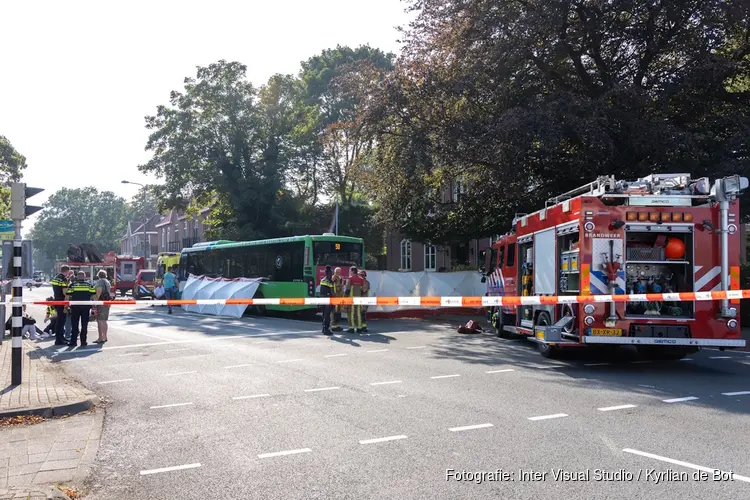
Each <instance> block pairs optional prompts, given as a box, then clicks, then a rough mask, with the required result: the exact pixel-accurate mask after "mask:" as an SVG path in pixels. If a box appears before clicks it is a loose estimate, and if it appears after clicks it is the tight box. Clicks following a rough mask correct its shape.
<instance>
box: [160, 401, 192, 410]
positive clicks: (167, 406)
mask: <svg viewBox="0 0 750 500" xmlns="http://www.w3.org/2000/svg"><path fill="white" fill-rule="evenodd" d="M192 404H193V403H172V404H171V405H159V406H152V407H151V409H152V410H158V409H159V408H173V407H175V406H190V405H192Z"/></svg>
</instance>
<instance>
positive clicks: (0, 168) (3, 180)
mask: <svg viewBox="0 0 750 500" xmlns="http://www.w3.org/2000/svg"><path fill="white" fill-rule="evenodd" d="M25 169H26V157H25V156H23V155H22V154H21V153H19V152H18V151H16V148H14V147H13V145H12V144H11V143H10V141H9V140H8V139H7V138H6V137H5V136H2V135H0V218H1V219H8V218H10V184H11V183H13V182H18V181H20V180H21V174H23V171H24V170H25Z"/></svg>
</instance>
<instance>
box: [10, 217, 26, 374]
mask: <svg viewBox="0 0 750 500" xmlns="http://www.w3.org/2000/svg"><path fill="white" fill-rule="evenodd" d="M13 222H14V224H15V229H16V235H15V238H14V239H13V316H12V319H11V332H12V335H13V336H12V339H11V347H12V348H13V352H12V357H11V370H12V371H11V385H21V374H22V373H23V338H22V335H21V332H22V330H23V283H22V282H21V274H22V272H23V271H22V266H23V240H22V239H21V221H20V220H14V221H13Z"/></svg>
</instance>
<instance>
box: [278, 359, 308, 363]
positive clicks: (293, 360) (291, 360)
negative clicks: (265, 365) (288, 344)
mask: <svg viewBox="0 0 750 500" xmlns="http://www.w3.org/2000/svg"><path fill="white" fill-rule="evenodd" d="M297 361H304V359H302V358H296V359H282V360H281V361H277V363H296V362H297Z"/></svg>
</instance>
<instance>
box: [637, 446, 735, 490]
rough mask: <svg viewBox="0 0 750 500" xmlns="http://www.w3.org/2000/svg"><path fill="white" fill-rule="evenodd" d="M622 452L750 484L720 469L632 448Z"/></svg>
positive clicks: (732, 473)
mask: <svg viewBox="0 0 750 500" xmlns="http://www.w3.org/2000/svg"><path fill="white" fill-rule="evenodd" d="M622 451H624V452H625V453H632V454H633V455H640V456H642V457H646V458H653V459H654V460H660V461H662V462H667V463H670V464H674V465H681V466H682V467H687V468H689V469H695V470H700V471H703V472H708V473H709V474H712V475H713V474H715V473H717V472H718V473H721V475H722V476H723V477H727V478H731V479H734V480H736V481H744V482H746V483H750V477H747V476H740V475H739V474H735V473H734V472H726V471H723V470H720V469H712V468H710V467H704V466H702V465H696V464H691V463H690V462H683V461H682V460H675V459H674V458H667V457H662V456H660V455H654V454H653V453H648V452H645V451H638V450H634V449H632V448H623V450H622ZM731 479H730V480H731Z"/></svg>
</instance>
